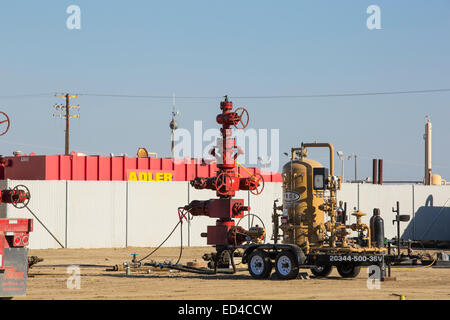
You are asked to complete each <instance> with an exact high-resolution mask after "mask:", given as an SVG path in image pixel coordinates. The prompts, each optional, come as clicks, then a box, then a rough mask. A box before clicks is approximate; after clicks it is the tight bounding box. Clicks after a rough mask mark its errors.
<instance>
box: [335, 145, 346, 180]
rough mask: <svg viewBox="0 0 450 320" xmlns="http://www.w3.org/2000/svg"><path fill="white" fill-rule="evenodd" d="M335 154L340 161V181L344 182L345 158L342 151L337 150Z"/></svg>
mask: <svg viewBox="0 0 450 320" xmlns="http://www.w3.org/2000/svg"><path fill="white" fill-rule="evenodd" d="M337 155H338V157H339V160H341V161H342V168H341V178H342V182H345V180H344V160H345V157H344V153H343V152H342V151H338V152H337Z"/></svg>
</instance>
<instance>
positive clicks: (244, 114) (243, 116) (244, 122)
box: [234, 107, 250, 129]
mask: <svg viewBox="0 0 450 320" xmlns="http://www.w3.org/2000/svg"><path fill="white" fill-rule="evenodd" d="M234 112H235V113H236V114H237V116H238V121H237V122H236V123H235V124H234V126H235V127H236V129H245V128H246V127H247V126H248V121H249V120H250V116H249V115H248V111H247V109H245V108H242V107H241V108H237V109H236V110H234Z"/></svg>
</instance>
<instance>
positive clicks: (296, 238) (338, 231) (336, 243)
mask: <svg viewBox="0 0 450 320" xmlns="http://www.w3.org/2000/svg"><path fill="white" fill-rule="evenodd" d="M310 148H328V149H329V154H330V157H329V158H330V159H329V163H330V168H325V167H324V166H323V165H322V164H320V163H319V162H317V161H314V160H312V159H308V157H307V155H308V149H310ZM282 177H283V204H282V205H281V206H277V205H276V202H275V203H274V213H273V217H272V218H273V226H274V228H273V229H274V230H273V239H274V242H275V243H274V244H254V245H250V246H249V247H248V248H247V249H246V250H245V252H244V254H243V259H242V261H243V262H244V263H247V264H248V270H249V272H250V274H251V275H252V276H253V277H254V278H257V279H263V278H267V277H269V276H270V274H271V272H272V269H275V272H276V273H277V276H278V277H279V278H280V279H293V278H295V277H296V276H297V275H298V272H299V268H309V269H311V271H312V273H313V274H315V275H316V276H327V275H329V274H330V272H331V270H332V268H333V266H336V268H337V270H338V272H339V274H340V275H341V276H342V277H356V276H357V275H358V274H359V271H360V267H361V266H363V265H366V266H367V265H377V266H378V267H379V268H380V272H381V274H382V275H384V274H385V259H384V258H385V255H386V252H387V249H386V248H385V247H384V245H383V246H379V247H377V246H376V245H375V244H376V243H378V244H380V243H381V244H383V243H384V234H383V226H382V225H381V226H380V225H379V224H378V225H377V224H374V227H373V228H371V227H369V226H367V225H366V224H363V223H362V221H361V218H362V217H363V216H364V215H365V213H363V212H360V211H358V210H356V211H355V212H353V213H352V215H353V216H354V217H356V222H355V223H353V224H346V222H347V221H346V220H347V219H346V217H345V215H343V211H342V210H341V208H338V206H337V200H336V191H337V190H339V189H340V185H341V179H340V177H337V176H335V174H334V147H333V145H332V144H330V143H302V144H301V147H300V148H292V150H291V159H290V161H289V162H288V163H286V164H285V165H284V166H283V169H282ZM280 212H281V213H280ZM381 221H382V220H381ZM280 231H281V232H280ZM352 233H357V236H356V237H354V238H350V237H349V236H350V235H351V234H352ZM371 233H374V234H371ZM280 238H281V240H282V241H281V243H280V244H279V243H278V240H279V239H280ZM380 238H382V239H380ZM375 240H378V241H375ZM380 240H381V241H380Z"/></svg>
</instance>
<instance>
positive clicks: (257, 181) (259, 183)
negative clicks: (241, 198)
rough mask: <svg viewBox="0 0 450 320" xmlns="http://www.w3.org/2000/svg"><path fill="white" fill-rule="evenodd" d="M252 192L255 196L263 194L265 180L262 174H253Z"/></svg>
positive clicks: (251, 178) (251, 180) (251, 179)
mask: <svg viewBox="0 0 450 320" xmlns="http://www.w3.org/2000/svg"><path fill="white" fill-rule="evenodd" d="M249 179H250V188H249V189H250V192H251V193H252V194H254V195H256V196H257V195H258V194H261V192H262V191H263V190H264V178H263V176H262V175H261V174H259V173H256V174H253V175H252V176H251V177H250V178H249Z"/></svg>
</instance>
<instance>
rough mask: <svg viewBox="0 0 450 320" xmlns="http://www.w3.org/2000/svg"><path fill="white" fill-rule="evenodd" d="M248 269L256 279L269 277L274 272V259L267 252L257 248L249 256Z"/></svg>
mask: <svg viewBox="0 0 450 320" xmlns="http://www.w3.org/2000/svg"><path fill="white" fill-rule="evenodd" d="M248 271H249V272H250V275H251V276H252V277H253V278H254V279H267V278H269V276H270V273H271V272H272V261H271V260H270V256H269V254H268V253H267V252H265V251H263V250H255V251H253V252H252V253H251V254H250V256H249V257H248Z"/></svg>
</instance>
